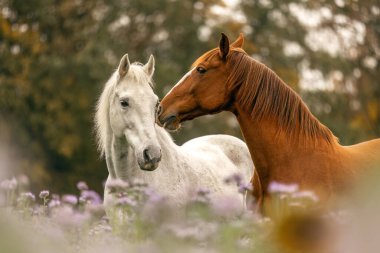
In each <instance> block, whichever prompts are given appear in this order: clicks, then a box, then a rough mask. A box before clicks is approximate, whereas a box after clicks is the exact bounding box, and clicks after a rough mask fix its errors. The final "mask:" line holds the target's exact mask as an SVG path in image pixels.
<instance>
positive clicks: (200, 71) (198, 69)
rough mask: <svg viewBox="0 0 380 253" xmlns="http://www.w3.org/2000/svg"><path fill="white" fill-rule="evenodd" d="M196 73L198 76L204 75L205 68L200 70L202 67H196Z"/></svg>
mask: <svg viewBox="0 0 380 253" xmlns="http://www.w3.org/2000/svg"><path fill="white" fill-rule="evenodd" d="M197 71H198V72H199V73H200V74H204V73H206V69H205V68H202V67H197Z"/></svg>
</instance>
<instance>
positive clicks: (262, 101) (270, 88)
mask: <svg viewBox="0 0 380 253" xmlns="http://www.w3.org/2000/svg"><path fill="white" fill-rule="evenodd" d="M218 53H219V49H218V48H215V49H213V50H210V51H209V52H207V53H205V54H204V55H203V56H201V57H200V58H199V59H197V60H196V61H195V62H194V63H193V65H192V66H196V65H198V64H199V63H201V62H204V61H207V60H209V59H211V58H212V57H214V56H216V55H217V54H218ZM226 60H227V64H228V65H229V67H230V69H231V72H230V75H229V77H228V80H227V84H228V85H229V87H228V89H229V90H230V92H231V93H232V92H235V95H236V97H235V98H236V100H237V101H238V102H239V103H240V105H241V106H242V107H243V109H245V110H246V111H247V112H250V116H251V118H252V119H254V120H261V119H263V118H264V117H266V118H272V119H273V120H275V121H276V123H277V124H278V125H279V126H280V129H282V130H283V131H285V132H286V133H287V134H290V135H291V136H292V137H295V138H298V137H299V135H302V136H304V137H305V138H306V140H311V141H312V140H318V139H319V138H322V139H323V140H326V141H327V142H328V143H333V142H336V141H337V138H336V137H335V136H334V135H333V134H332V132H331V131H330V129H329V128H327V127H326V126H324V125H323V124H322V123H320V122H319V121H318V119H317V118H316V117H315V116H314V115H313V114H312V113H311V112H310V110H309V109H308V107H307V105H306V104H305V103H304V102H303V101H302V99H301V97H300V96H299V95H298V94H297V93H296V92H295V91H293V90H292V89H291V88H290V87H289V86H288V85H287V84H286V83H285V82H284V81H282V80H281V79H280V77H278V76H277V74H276V73H274V72H273V71H272V70H271V69H270V68H268V67H267V66H265V65H264V64H262V63H260V62H258V61H256V60H254V59H252V58H251V57H249V55H248V54H247V53H245V51H244V50H243V49H241V48H234V47H231V48H230V53H229V54H228V56H227V59H226Z"/></svg>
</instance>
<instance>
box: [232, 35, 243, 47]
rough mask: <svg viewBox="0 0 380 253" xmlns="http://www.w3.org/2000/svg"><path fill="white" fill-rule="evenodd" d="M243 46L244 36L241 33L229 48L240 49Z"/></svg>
mask: <svg viewBox="0 0 380 253" xmlns="http://www.w3.org/2000/svg"><path fill="white" fill-rule="evenodd" d="M243 44H244V35H243V33H240V35H239V37H238V38H237V39H236V40H235V41H234V42H232V44H231V47H239V48H242V47H243Z"/></svg>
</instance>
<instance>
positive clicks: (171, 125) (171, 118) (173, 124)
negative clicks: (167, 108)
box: [157, 106, 179, 130]
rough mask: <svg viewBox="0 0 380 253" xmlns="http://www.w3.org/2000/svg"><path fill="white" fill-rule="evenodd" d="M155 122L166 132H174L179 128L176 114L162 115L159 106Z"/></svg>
mask: <svg viewBox="0 0 380 253" xmlns="http://www.w3.org/2000/svg"><path fill="white" fill-rule="evenodd" d="M157 121H158V123H159V125H161V126H163V127H164V128H166V129H168V130H176V129H177V128H178V127H179V119H178V116H177V115H176V114H169V115H168V116H163V115H162V107H161V106H160V108H159V110H158V112H157Z"/></svg>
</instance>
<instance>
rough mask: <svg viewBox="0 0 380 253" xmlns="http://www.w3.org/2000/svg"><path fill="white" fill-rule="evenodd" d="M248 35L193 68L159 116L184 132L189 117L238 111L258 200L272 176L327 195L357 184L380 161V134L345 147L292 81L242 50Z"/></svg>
mask: <svg viewBox="0 0 380 253" xmlns="http://www.w3.org/2000/svg"><path fill="white" fill-rule="evenodd" d="M243 42H244V38H243V35H242V34H240V36H239V37H238V39H237V40H236V41H235V42H233V43H232V44H231V45H230V43H229V40H228V38H227V36H226V35H224V34H222V38H221V40H220V44H219V47H217V48H215V49H212V50H210V51H208V52H206V53H205V54H203V55H202V56H201V57H200V58H198V59H197V60H196V61H195V62H194V64H193V65H192V69H191V70H190V72H188V73H187V74H186V75H185V76H184V77H183V78H182V79H181V80H180V81H179V82H178V83H177V84H176V85H175V86H174V87H173V88H172V90H171V91H170V92H169V93H168V94H167V95H166V96H165V97H164V98H163V100H162V102H161V108H160V111H159V114H158V121H159V122H160V123H161V124H162V125H163V126H165V127H166V128H168V129H172V130H174V129H177V128H178V127H179V126H180V123H181V122H182V121H186V120H191V119H193V118H195V117H198V116H201V115H205V114H214V113H218V112H220V111H230V112H232V113H233V114H235V116H236V118H237V120H238V122H239V124H240V128H241V131H242V133H243V136H244V138H245V141H246V142H247V145H248V148H249V150H250V153H251V157H252V160H253V162H254V164H255V167H256V170H255V174H254V177H253V179H252V183H253V186H254V196H255V198H256V200H257V201H258V203H259V204H260V203H262V200H264V198H266V197H267V196H268V190H267V188H268V185H269V183H270V182H272V181H277V182H281V183H297V184H298V185H299V187H300V189H302V190H312V191H314V192H315V193H316V194H318V195H319V197H320V199H321V200H327V199H329V198H330V197H331V196H333V195H336V194H337V193H341V192H344V191H345V190H347V189H349V188H350V187H351V186H352V183H353V180H354V179H355V178H356V177H357V176H359V175H361V174H363V171H365V170H369V169H371V168H375V167H379V166H380V139H376V140H372V141H368V142H363V143H360V144H357V145H353V146H342V145H340V144H339V143H338V141H337V138H336V137H335V136H334V135H333V134H332V132H331V131H330V130H329V129H328V128H327V127H326V126H324V125H323V124H321V123H320V122H319V121H318V119H317V118H316V117H314V116H313V115H312V114H311V112H310V111H309V109H308V108H307V106H306V105H305V104H304V102H303V101H302V99H301V97H300V96H299V95H297V94H296V93H295V92H294V91H293V90H292V89H291V88H290V87H289V86H288V85H286V84H285V83H284V82H283V81H282V80H281V79H280V78H279V77H278V76H277V75H276V74H275V73H274V72H273V71H272V70H271V69H269V68H268V67H267V66H265V65H264V64H262V63H259V62H257V61H256V60H254V59H252V58H251V57H250V56H249V55H247V53H246V52H245V51H244V50H243V49H242V46H243Z"/></svg>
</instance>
